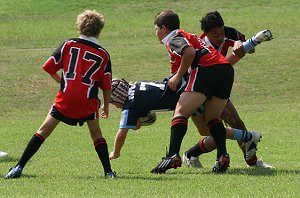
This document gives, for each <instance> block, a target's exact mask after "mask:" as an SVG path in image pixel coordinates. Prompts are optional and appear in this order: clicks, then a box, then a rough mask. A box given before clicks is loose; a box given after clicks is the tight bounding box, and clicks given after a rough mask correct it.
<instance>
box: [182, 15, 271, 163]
mask: <svg viewBox="0 0 300 198" xmlns="http://www.w3.org/2000/svg"><path fill="white" fill-rule="evenodd" d="M200 26H201V30H202V31H203V33H202V34H201V35H200V36H199V38H200V39H202V40H203V41H204V42H205V43H206V44H208V45H211V46H213V47H214V48H215V49H216V50H218V52H219V53H221V54H222V55H224V56H226V55H227V52H228V49H229V48H230V47H233V46H234V44H235V43H236V42H239V41H245V35H244V34H243V33H241V32H239V31H237V30H236V29H234V28H232V27H227V26H224V21H223V19H222V16H221V15H220V13H219V12H217V11H213V12H209V13H207V14H206V15H205V16H204V17H202V19H201V20H200ZM245 51H247V52H248V53H253V52H254V51H255V48H251V49H245ZM243 53H244V51H239V52H238V55H239V56H241V57H242V56H243V55H244V54H243ZM202 116H204V115H202ZM194 119H197V120H194ZM198 119H201V118H200V117H196V116H192V120H193V121H194V123H195V124H196V126H197V128H198V130H204V131H207V130H208V129H207V127H206V126H205V125H203V124H202V122H200V121H199V120H198ZM221 119H222V120H223V121H224V122H225V123H226V124H227V125H229V126H230V127H231V128H235V129H240V130H244V131H247V128H246V126H245V124H244V122H243V120H242V119H241V118H240V116H239V114H238V112H237V110H236V108H235V106H234V105H233V103H232V101H231V100H228V102H227V104H226V106H225V109H224V110H223V113H222V114H221ZM199 124H202V125H199ZM233 130H234V129H233ZM244 135H245V136H246V134H244ZM256 135H257V138H258V134H256ZM207 138H211V137H207ZM245 138H247V137H245ZM205 141H206V138H203V139H200V141H199V143H197V144H196V145H195V146H194V147H192V148H190V149H189V150H188V151H186V152H184V154H183V162H184V163H186V164H187V165H188V167H193V168H201V163H200V161H199V156H200V155H201V154H202V153H205V152H207V151H210V150H211V148H206V147H204V146H203V145H202V144H203V142H205ZM237 142H238V144H239V146H240V148H241V150H242V151H243V153H244V159H245V161H246V163H247V164H248V165H250V166H259V167H265V168H270V166H269V165H268V164H266V163H264V162H263V161H262V160H261V159H259V160H258V159H257V157H256V155H254V156H252V155H246V151H245V144H243V143H242V142H240V141H237ZM253 147H255V144H253V145H252V147H251V149H253ZM249 156H252V157H251V158H249Z"/></svg>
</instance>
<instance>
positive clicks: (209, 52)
mask: <svg viewBox="0 0 300 198" xmlns="http://www.w3.org/2000/svg"><path fill="white" fill-rule="evenodd" d="M170 34H172V35H170V37H169V39H168V41H167V42H166V47H167V49H168V52H169V55H170V59H171V60H170V64H171V71H170V72H171V74H172V75H173V74H175V73H176V72H177V70H178V69H179V66H180V63H181V58H182V53H183V49H184V48H185V47H187V46H192V47H193V48H194V49H195V50H196V56H195V58H194V61H193V63H192V65H191V68H195V67H198V66H201V67H209V66H212V65H216V64H229V62H228V61H227V59H226V58H225V57H224V56H222V55H221V54H220V53H218V51H217V50H215V49H214V48H213V47H212V46H209V45H207V44H205V43H204V42H203V41H202V40H201V39H199V38H198V37H197V36H196V35H195V34H191V33H187V32H185V31H184V30H182V29H180V30H176V31H173V32H171V33H170Z"/></svg>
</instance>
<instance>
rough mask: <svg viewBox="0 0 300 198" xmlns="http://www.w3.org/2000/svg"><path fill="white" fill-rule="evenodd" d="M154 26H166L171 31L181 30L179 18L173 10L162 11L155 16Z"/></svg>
mask: <svg viewBox="0 0 300 198" xmlns="http://www.w3.org/2000/svg"><path fill="white" fill-rule="evenodd" d="M154 25H157V26H158V27H160V28H161V27H162V26H163V25H164V26H165V27H167V28H168V29H169V30H171V31H172V30H176V29H179V27H180V20H179V16H178V15H177V14H176V13H175V12H174V11H172V10H165V11H162V12H160V13H158V14H157V15H156V16H155V18H154Z"/></svg>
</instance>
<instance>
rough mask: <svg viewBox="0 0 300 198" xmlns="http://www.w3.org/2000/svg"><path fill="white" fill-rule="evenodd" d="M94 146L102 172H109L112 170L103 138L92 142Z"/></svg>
mask: <svg viewBox="0 0 300 198" xmlns="http://www.w3.org/2000/svg"><path fill="white" fill-rule="evenodd" d="M94 146H95V150H96V152H97V154H98V157H99V159H100V161H101V163H102V166H103V169H104V172H105V173H108V172H111V171H112V170H111V166H110V161H109V156H108V149H107V144H106V140H105V139H104V138H99V139H97V140H95V141H94Z"/></svg>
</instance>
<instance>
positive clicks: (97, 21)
mask: <svg viewBox="0 0 300 198" xmlns="http://www.w3.org/2000/svg"><path fill="white" fill-rule="evenodd" d="M76 27H77V29H78V32H79V34H83V35H85V36H92V37H98V36H99V34H100V32H101V30H102V29H103V27H104V17H103V15H102V14H100V13H98V12H96V11H95V10H93V11H92V10H85V11H84V12H83V13H81V14H79V15H78V16H77V21H76Z"/></svg>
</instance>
